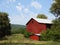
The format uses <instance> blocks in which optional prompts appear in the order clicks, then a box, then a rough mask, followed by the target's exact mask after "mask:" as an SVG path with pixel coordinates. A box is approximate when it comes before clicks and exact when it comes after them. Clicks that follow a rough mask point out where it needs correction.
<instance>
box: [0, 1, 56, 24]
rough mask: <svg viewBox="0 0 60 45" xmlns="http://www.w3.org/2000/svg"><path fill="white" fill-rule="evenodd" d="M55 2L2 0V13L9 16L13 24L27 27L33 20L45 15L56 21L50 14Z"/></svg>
mask: <svg viewBox="0 0 60 45" xmlns="http://www.w3.org/2000/svg"><path fill="white" fill-rule="evenodd" d="M52 3H53V0H0V12H6V13H8V15H9V19H10V23H11V24H19V25H26V23H27V22H28V21H29V20H30V19H31V18H36V17H37V15H38V14H45V15H46V16H47V17H48V19H49V20H52V19H54V18H55V17H54V16H53V14H51V13H50V7H51V4H52Z"/></svg>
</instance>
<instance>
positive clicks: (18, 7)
mask: <svg viewBox="0 0 60 45" xmlns="http://www.w3.org/2000/svg"><path fill="white" fill-rule="evenodd" d="M22 8H23V6H22V5H21V3H18V5H17V6H16V9H17V10H19V11H21V10H22Z"/></svg>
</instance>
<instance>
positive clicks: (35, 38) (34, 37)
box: [30, 35, 40, 40]
mask: <svg viewBox="0 0 60 45" xmlns="http://www.w3.org/2000/svg"><path fill="white" fill-rule="evenodd" d="M30 39H32V40H39V39H40V37H39V36H37V35H31V36H30Z"/></svg>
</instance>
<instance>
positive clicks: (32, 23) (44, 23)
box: [26, 18, 52, 40]
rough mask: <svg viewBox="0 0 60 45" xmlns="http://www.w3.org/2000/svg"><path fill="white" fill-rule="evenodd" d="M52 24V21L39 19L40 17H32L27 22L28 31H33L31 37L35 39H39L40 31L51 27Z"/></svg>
mask: <svg viewBox="0 0 60 45" xmlns="http://www.w3.org/2000/svg"><path fill="white" fill-rule="evenodd" d="M51 25H52V21H51V20H48V19H39V18H31V19H30V20H29V21H28V22H27V24H26V28H27V31H28V32H30V33H32V34H31V36H30V38H31V39H33V40H39V36H40V33H41V32H42V31H45V30H46V29H47V28H50V27H51Z"/></svg>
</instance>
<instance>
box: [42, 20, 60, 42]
mask: <svg viewBox="0 0 60 45" xmlns="http://www.w3.org/2000/svg"><path fill="white" fill-rule="evenodd" d="M41 40H53V41H60V20H53V25H52V27H51V28H50V29H47V30H46V31H45V32H43V33H42V36H41Z"/></svg>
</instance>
